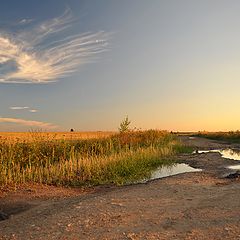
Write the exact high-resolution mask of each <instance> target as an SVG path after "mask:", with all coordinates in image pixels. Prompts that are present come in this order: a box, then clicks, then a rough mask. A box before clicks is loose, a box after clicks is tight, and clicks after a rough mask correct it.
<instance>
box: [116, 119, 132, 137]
mask: <svg viewBox="0 0 240 240" xmlns="http://www.w3.org/2000/svg"><path fill="white" fill-rule="evenodd" d="M130 124H131V121H130V120H129V119H128V116H126V117H125V118H124V119H123V121H122V122H121V123H120V126H119V128H118V130H119V132H120V133H124V132H128V131H130Z"/></svg>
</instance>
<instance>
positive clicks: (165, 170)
mask: <svg viewBox="0 0 240 240" xmlns="http://www.w3.org/2000/svg"><path fill="white" fill-rule="evenodd" d="M199 171H202V169H197V168H193V167H190V166H189V165H187V164H185V163H177V164H174V165H172V166H162V167H160V168H158V169H157V170H156V171H154V172H153V173H152V175H151V177H150V178H149V179H148V180H153V179H158V178H163V177H168V176H172V175H176V174H179V173H186V172H199Z"/></svg>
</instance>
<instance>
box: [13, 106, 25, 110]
mask: <svg viewBox="0 0 240 240" xmlns="http://www.w3.org/2000/svg"><path fill="white" fill-rule="evenodd" d="M28 108H29V107H10V109H12V110H23V109H28Z"/></svg>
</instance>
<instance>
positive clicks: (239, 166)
mask: <svg viewBox="0 0 240 240" xmlns="http://www.w3.org/2000/svg"><path fill="white" fill-rule="evenodd" d="M227 168H229V169H233V170H240V165H233V166H228V167H227Z"/></svg>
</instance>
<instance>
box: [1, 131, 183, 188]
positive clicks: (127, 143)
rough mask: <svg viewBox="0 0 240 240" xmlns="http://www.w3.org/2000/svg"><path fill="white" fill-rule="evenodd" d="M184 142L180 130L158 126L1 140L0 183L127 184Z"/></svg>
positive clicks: (165, 160) (167, 161)
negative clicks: (78, 135)
mask: <svg viewBox="0 0 240 240" xmlns="http://www.w3.org/2000/svg"><path fill="white" fill-rule="evenodd" d="M179 146H180V143H178V141H177V140H176V139H175V136H173V135H172V134H170V133H168V132H164V131H156V130H148V131H137V132H128V133H121V134H115V135H111V136H109V137H104V138H97V139H85V140H64V139H62V140H58V139H48V138H45V139H44V138H43V139H39V137H38V138H37V139H36V140H35V141H30V142H22V141H14V142H12V141H10V142H9V141H1V142H0V185H1V186H3V185H8V184H10V185H12V184H22V183H28V182H31V183H32V182H36V183H44V184H55V185H75V186H77V185H97V184H106V183H115V184H122V183H125V182H129V181H135V180H137V179H142V178H145V177H147V176H149V174H150V173H151V171H152V170H153V169H155V168H156V167H158V166H159V165H162V164H170V163H172V160H171V156H172V155H173V154H175V153H176V152H180V151H181V147H179Z"/></svg>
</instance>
